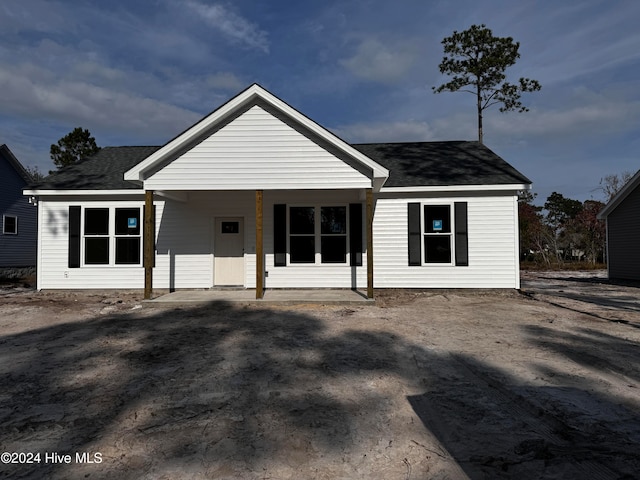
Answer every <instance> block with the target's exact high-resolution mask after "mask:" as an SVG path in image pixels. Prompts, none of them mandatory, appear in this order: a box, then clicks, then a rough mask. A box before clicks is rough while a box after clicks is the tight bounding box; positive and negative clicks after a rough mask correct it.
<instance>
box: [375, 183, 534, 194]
mask: <svg viewBox="0 0 640 480" xmlns="http://www.w3.org/2000/svg"><path fill="white" fill-rule="evenodd" d="M520 190H531V184H530V183H511V184H482V185H419V186H409V187H383V188H382V189H381V190H380V193H419V192H424V193H430V192H488V191H492V192H496V191H498V192H501V191H505V192H511V191H513V192H515V191H520Z"/></svg>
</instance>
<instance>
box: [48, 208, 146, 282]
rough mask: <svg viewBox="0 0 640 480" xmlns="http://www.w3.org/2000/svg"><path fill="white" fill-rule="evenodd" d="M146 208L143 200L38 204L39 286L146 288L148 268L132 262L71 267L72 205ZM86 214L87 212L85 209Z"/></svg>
mask: <svg viewBox="0 0 640 480" xmlns="http://www.w3.org/2000/svg"><path fill="white" fill-rule="evenodd" d="M71 205H79V206H82V207H85V208H86V207H89V208H92V207H95V208H142V206H143V205H144V202H143V201H142V200H139V201H138V200H106V199H105V200H96V201H93V202H92V201H88V200H87V199H83V200H79V199H77V198H68V197H66V198H61V199H55V200H52V199H46V198H42V197H41V200H40V202H39V204H38V232H39V240H38V288H39V289H82V288H85V289H102V288H121V289H135V288H142V287H144V268H142V267H138V266H132V265H88V266H84V267H81V268H69V263H68V255H69V207H70V206H71ZM83 214H84V212H83Z"/></svg>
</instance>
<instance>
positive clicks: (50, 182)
mask: <svg viewBox="0 0 640 480" xmlns="http://www.w3.org/2000/svg"><path fill="white" fill-rule="evenodd" d="M159 148H160V147H104V148H101V149H100V151H99V152H98V153H96V154H95V155H93V156H91V157H89V158H85V159H82V160H80V161H79V162H78V163H75V164H73V165H69V166H67V167H63V168H61V169H60V170H58V171H56V172H54V173H52V174H51V175H49V176H48V177H46V178H45V179H44V180H43V181H42V182H39V183H37V184H34V185H33V186H32V188H34V189H41V190H126V189H139V188H141V185H140V184H138V183H135V182H128V181H125V180H124V178H123V177H124V172H126V171H127V170H129V169H130V168H131V167H133V166H134V165H136V164H138V163H140V162H141V161H142V160H144V159H145V158H147V157H148V156H149V155H151V154H152V153H154V152H155V151H156V150H158V149H159Z"/></svg>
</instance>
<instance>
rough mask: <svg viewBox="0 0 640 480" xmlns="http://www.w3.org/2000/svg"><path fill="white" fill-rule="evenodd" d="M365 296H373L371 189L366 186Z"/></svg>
mask: <svg viewBox="0 0 640 480" xmlns="http://www.w3.org/2000/svg"><path fill="white" fill-rule="evenodd" d="M366 205H367V206H366V209H367V298H373V189H372V188H367V200H366Z"/></svg>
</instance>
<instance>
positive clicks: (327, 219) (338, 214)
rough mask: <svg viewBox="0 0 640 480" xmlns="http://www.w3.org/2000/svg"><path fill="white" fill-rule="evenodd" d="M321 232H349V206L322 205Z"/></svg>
mask: <svg viewBox="0 0 640 480" xmlns="http://www.w3.org/2000/svg"><path fill="white" fill-rule="evenodd" d="M320 214H321V225H320V233H334V234H346V233H347V207H322V208H321V209H320Z"/></svg>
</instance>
